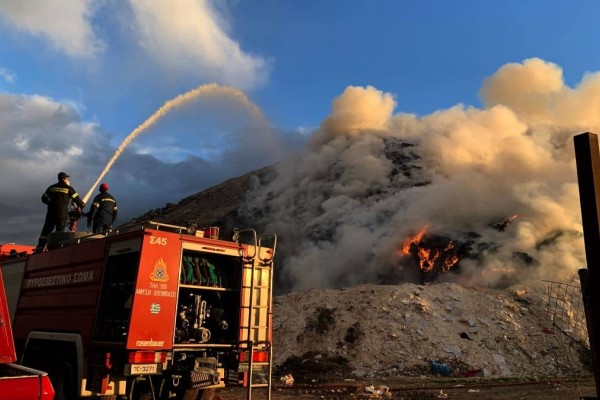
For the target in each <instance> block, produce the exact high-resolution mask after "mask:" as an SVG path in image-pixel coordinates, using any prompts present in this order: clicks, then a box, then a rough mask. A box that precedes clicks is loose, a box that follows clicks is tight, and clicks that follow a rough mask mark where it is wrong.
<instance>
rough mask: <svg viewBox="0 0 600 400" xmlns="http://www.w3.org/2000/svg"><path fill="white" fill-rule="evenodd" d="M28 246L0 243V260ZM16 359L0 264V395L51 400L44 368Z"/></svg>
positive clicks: (12, 399) (17, 399)
mask: <svg viewBox="0 0 600 400" xmlns="http://www.w3.org/2000/svg"><path fill="white" fill-rule="evenodd" d="M28 250H29V248H24V247H23V246H15V245H0V260H3V259H8V258H10V257H12V256H15V255H16V254H18V252H22V251H28ZM16 360H17V354H16V351H15V344H14V342H13V335H12V330H11V326H10V317H9V312H8V304H7V301H6V292H5V290H4V279H3V276H2V268H0V398H2V399H3V400H52V399H53V398H54V389H53V388H52V383H51V382H50V379H49V378H48V374H47V373H45V372H41V371H37V370H34V369H31V368H26V367H23V366H20V365H17V364H14V362H15V361H16Z"/></svg>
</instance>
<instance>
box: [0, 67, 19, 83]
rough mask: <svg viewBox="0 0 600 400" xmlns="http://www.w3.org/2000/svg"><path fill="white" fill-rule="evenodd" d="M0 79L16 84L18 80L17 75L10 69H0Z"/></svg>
mask: <svg viewBox="0 0 600 400" xmlns="http://www.w3.org/2000/svg"><path fill="white" fill-rule="evenodd" d="M0 78H2V80H4V81H5V82H6V83H14V82H15V81H16V80H17V74H15V73H14V72H13V71H11V70H9V69H6V68H0Z"/></svg>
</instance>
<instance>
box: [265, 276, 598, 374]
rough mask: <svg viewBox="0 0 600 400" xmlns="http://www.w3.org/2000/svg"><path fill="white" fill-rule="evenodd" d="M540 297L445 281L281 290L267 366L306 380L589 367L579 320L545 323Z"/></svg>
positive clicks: (546, 308) (547, 310)
mask: <svg viewBox="0 0 600 400" xmlns="http://www.w3.org/2000/svg"><path fill="white" fill-rule="evenodd" d="M545 294H546V293H545V289H544V287H543V285H541V286H540V287H537V288H529V287H522V286H519V287H511V288H508V289H504V290H495V289H483V288H467V287H463V286H460V285H458V284H452V283H442V284H430V285H415V284H411V283H405V284H402V285H397V286H378V285H360V286H356V287H352V288H345V289H313V290H309V291H305V292H293V293H289V294H286V295H282V296H278V297H276V298H275V300H274V313H275V314H274V363H275V365H276V366H277V367H278V369H279V371H280V373H281V374H287V373H290V372H292V371H299V370H300V373H301V374H302V375H304V373H306V372H309V371H314V372H315V375H314V376H312V378H313V379H314V377H315V376H319V374H321V375H323V374H329V375H332V374H337V375H339V376H340V377H342V376H343V377H344V378H347V377H354V378H374V377H386V376H423V375H440V376H457V377H473V376H482V377H519V376H556V375H577V374H581V373H589V369H588V368H589V362H590V361H589V360H590V359H589V357H590V355H589V350H588V347H586V341H587V334H586V331H585V329H584V328H585V323H583V324H582V323H581V321H573V324H572V327H571V328H562V329H558V327H557V326H553V321H552V312H553V311H552V310H551V307H552V304H550V303H549V301H548V298H547V296H545ZM294 376H295V377H296V380H297V381H298V380H300V379H301V378H300V376H298V375H297V374H295V375H294Z"/></svg>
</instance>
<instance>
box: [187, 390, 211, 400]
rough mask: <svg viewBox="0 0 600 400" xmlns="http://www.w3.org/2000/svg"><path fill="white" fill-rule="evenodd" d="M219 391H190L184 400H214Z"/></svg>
mask: <svg viewBox="0 0 600 400" xmlns="http://www.w3.org/2000/svg"><path fill="white" fill-rule="evenodd" d="M215 393H217V389H188V390H186V391H185V394H184V395H183V400H213V397H215Z"/></svg>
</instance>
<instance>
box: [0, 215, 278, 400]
mask: <svg viewBox="0 0 600 400" xmlns="http://www.w3.org/2000/svg"><path fill="white" fill-rule="evenodd" d="M215 231H216V229H214V228H213V229H207V230H206V233H207V235H204V234H203V233H204V231H195V227H194V226H193V225H190V226H188V227H181V226H174V225H168V224H163V223H157V222H149V223H147V224H145V225H144V226H138V227H133V228H127V229H126V230H123V229H121V230H119V231H113V232H108V233H106V234H102V235H98V234H95V235H93V234H83V233H81V232H75V233H64V232H60V233H55V234H53V235H51V237H50V238H49V242H48V243H49V246H48V250H47V251H44V252H41V253H36V254H26V255H24V256H22V257H16V258H13V259H10V260H8V261H5V262H3V265H2V267H3V270H4V271H5V277H6V281H7V286H8V287H9V288H11V287H12V292H11V294H12V302H11V299H9V304H11V308H12V312H13V313H14V316H13V328H14V337H15V342H16V343H17V349H18V351H19V352H20V354H21V363H22V364H23V365H26V366H29V367H32V368H37V369H41V370H44V371H48V373H49V375H50V378H51V380H52V383H53V385H54V388H55V390H56V395H57V399H69V400H70V399H77V398H80V397H83V398H85V397H92V396H104V397H107V398H111V399H117V398H119V399H122V398H126V399H141V398H144V399H172V398H177V399H180V398H182V399H188V400H192V399H193V400H195V399H203V400H204V399H211V398H212V397H213V396H214V393H215V391H216V390H217V389H218V388H222V387H225V386H233V385H237V386H244V387H246V388H247V390H246V393H247V398H248V399H251V397H252V389H253V388H256V387H265V388H266V391H264V390H263V391H261V394H262V393H267V396H268V398H269V399H270V397H271V362H272V346H271V344H272V281H273V258H274V256H275V248H276V242H277V237H276V236H275V235H274V234H266V235H262V236H258V235H257V234H256V232H255V231H254V230H252V229H245V230H241V231H237V232H236V234H235V235H234V236H235V237H234V238H232V239H231V240H221V239H219V238H218V237H217V236H218V235H215V234H214V232H215ZM211 232H212V233H211ZM52 236H54V237H52ZM63 236H65V237H63ZM61 239H63V240H61ZM11 282H12V284H11ZM119 396H120V397H119ZM101 398H102V397H101Z"/></svg>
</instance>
